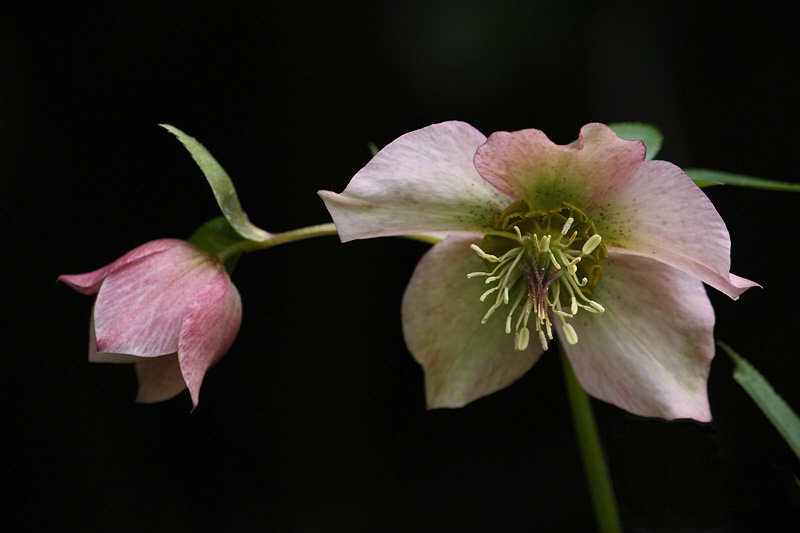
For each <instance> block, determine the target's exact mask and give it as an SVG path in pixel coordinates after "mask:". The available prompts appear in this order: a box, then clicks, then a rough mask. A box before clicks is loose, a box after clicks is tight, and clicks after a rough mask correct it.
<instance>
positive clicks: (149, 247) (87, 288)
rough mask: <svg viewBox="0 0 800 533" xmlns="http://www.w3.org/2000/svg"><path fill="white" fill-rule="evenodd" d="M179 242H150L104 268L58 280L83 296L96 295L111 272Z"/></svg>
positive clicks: (61, 277)
mask: <svg viewBox="0 0 800 533" xmlns="http://www.w3.org/2000/svg"><path fill="white" fill-rule="evenodd" d="M179 242H181V241H178V240H175V239H159V240H156V241H150V242H148V243H145V244H143V245H141V246H138V247H136V248H134V249H133V250H131V251H130V252H128V253H127V254H125V255H123V256H122V257H120V258H119V259H117V260H116V261H114V262H113V263H111V264H109V265H106V266H104V267H102V268H98V269H97V270H94V271H92V272H87V273H86V274H63V275H61V276H59V277H58V280H59V281H63V282H64V283H66V284H67V285H69V286H70V287H72V288H73V289H75V290H76V291H78V292H79V293H81V294H94V293H96V292H97V291H98V290H100V285H101V284H102V283H103V280H104V279H105V278H106V277H107V276H108V275H109V274H110V273H111V272H114V271H115V270H118V269H120V268H122V267H124V266H125V265H128V264H130V263H133V262H134V261H138V260H140V259H144V258H146V257H148V256H150V255H153V254H157V253H159V252H163V251H164V250H168V249H170V248H173V247H174V246H175V245H176V243H179Z"/></svg>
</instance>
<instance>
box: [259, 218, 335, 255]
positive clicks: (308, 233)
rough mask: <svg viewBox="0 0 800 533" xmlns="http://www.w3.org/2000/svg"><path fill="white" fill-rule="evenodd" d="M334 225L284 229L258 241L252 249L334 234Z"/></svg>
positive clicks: (329, 223) (331, 223)
mask: <svg viewBox="0 0 800 533" xmlns="http://www.w3.org/2000/svg"><path fill="white" fill-rule="evenodd" d="M336 234H337V233H336V226H335V225H334V223H333V222H328V223H327V224H317V225H316V226H307V227H305V228H298V229H293V230H290V231H284V232H283V233H273V234H272V236H270V238H269V239H267V240H266V241H264V242H262V243H258V245H257V246H256V247H254V248H253V249H254V250H262V249H264V248H272V247H273V246H278V245H279V244H286V243H289V242H295V241H302V240H305V239H313V238H314V237H327V236H330V235H336Z"/></svg>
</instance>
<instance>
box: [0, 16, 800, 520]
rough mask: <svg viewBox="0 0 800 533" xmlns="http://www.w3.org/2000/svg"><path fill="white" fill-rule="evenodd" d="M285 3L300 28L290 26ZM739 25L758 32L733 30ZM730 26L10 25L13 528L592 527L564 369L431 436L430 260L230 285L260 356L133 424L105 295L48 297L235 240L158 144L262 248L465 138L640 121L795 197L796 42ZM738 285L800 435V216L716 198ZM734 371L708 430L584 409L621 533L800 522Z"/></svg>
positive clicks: (538, 376) (686, 22)
mask: <svg viewBox="0 0 800 533" xmlns="http://www.w3.org/2000/svg"><path fill="white" fill-rule="evenodd" d="M287 4H288V3H287ZM743 5H744V4H743ZM748 5H749V7H748V8H747V9H744V8H741V9H739V8H731V7H730V6H729V4H728V3H721V2H689V1H682V2H681V1H678V2H660V1H659V2H630V3H619V2H610V3H606V2H604V3H599V2H598V3H592V2H578V1H566V2H557V3H556V2H543V1H542V2H505V1H501V2H456V1H451V2H444V1H434V2H392V3H389V2H387V3H383V2H366V3H333V2H331V3H322V2H320V3H293V4H291V5H281V4H276V5H271V6H268V5H267V3H263V2H209V1H194V2H160V3H155V2H96V3H81V2H76V3H72V2H37V1H30V2H16V3H11V4H10V5H8V4H6V7H4V8H3V13H2V15H0V165H2V166H1V167H0V223H2V243H3V251H2V254H3V256H2V263H3V272H2V274H3V284H4V290H3V292H2V294H3V296H2V298H3V301H2V304H3V305H2V331H3V333H2V335H3V343H2V347H3V353H2V356H3V361H4V363H5V364H4V366H3V371H2V372H1V373H0V380H1V381H2V387H0V389H2V393H3V396H4V398H3V410H2V412H3V421H2V425H3V430H2V442H4V443H5V444H6V445H9V444H10V449H8V450H7V451H6V452H5V453H4V454H3V456H2V464H3V469H4V472H3V473H2V474H3V477H2V479H3V483H4V485H6V490H5V496H3V502H2V511H0V515H2V526H3V528H4V529H6V530H42V528H54V527H59V528H62V529H63V528H68V527H72V528H77V529H80V530H83V531H92V530H107V531H111V530H114V531H143V530H151V531H155V530H159V531H190V530H193V531H204V530H215V531H226V530H230V531H241V530H273V531H331V530H334V531H336V530H338V531H367V530H382V531H406V530H436V531H470V530H475V531H480V530H500V531H503V530H510V531H513V530H538V531H563V530H578V531H591V530H592V527H593V526H592V513H591V507H590V504H589V500H588V496H587V493H586V490H585V483H584V481H583V477H582V475H583V474H582V470H581V466H580V460H579V456H578V450H577V448H576V445H575V442H574V436H573V433H572V428H571V425H570V421H569V413H568V410H567V406H566V398H565V395H564V390H563V385H562V380H561V375H560V365H559V362H558V358H557V357H555V356H554V354H552V353H548V354H547V355H546V356H545V357H543V358H542V360H541V361H540V362H539V363H537V365H536V366H535V367H534V369H533V370H532V371H531V372H530V373H528V374H527V375H526V376H524V377H523V378H522V379H521V380H520V381H519V382H518V383H516V384H515V385H513V386H512V387H510V388H508V389H507V390H504V391H502V392H500V393H497V394H495V395H493V396H491V397H488V398H485V399H482V400H480V401H477V402H475V403H474V404H472V405H470V406H469V407H467V408H464V409H460V410H441V411H431V412H426V411H425V409H424V400H423V391H422V374H421V371H420V369H419V368H418V366H417V365H416V363H415V362H414V361H413V359H412V358H411V357H410V356H409V354H408V353H407V351H406V349H405V347H404V344H403V340H402V336H401V331H400V313H399V305H400V298H401V295H402V292H403V289H404V287H405V283H406V282H407V280H408V278H409V276H410V274H411V272H412V270H413V267H414V265H415V263H416V261H417V260H418V259H419V257H420V256H421V254H422V253H424V250H425V246H424V245H422V244H420V243H414V242H408V241H403V240H399V239H383V240H373V241H367V242H357V243H352V244H346V245H341V244H339V243H338V241H337V240H336V239H335V238H325V239H319V240H317V241H308V242H301V243H295V244H290V245H287V246H283V247H279V248H276V249H273V250H269V251H265V252H261V253H259V254H254V255H252V256H247V257H244V258H242V260H241V261H240V263H239V266H238V267H237V270H236V272H235V273H234V276H233V279H234V282H235V283H236V284H237V286H238V288H239V290H240V291H241V293H242V296H243V301H244V309H245V312H244V313H245V314H244V319H243V324H242V329H241V332H240V334H239V336H238V338H237V340H236V343H235V344H234V346H233V348H232V349H231V350H230V352H229V354H228V355H227V356H226V358H225V359H224V360H223V361H222V362H221V363H220V364H219V365H217V367H215V368H214V369H212V370H211V371H210V372H209V373H208V375H207V376H206V380H205V382H204V384H203V390H202V395H201V403H200V407H199V408H198V409H197V410H196V411H195V412H194V413H191V414H190V412H189V409H190V402H189V398H188V394H182V395H180V396H179V397H177V398H175V399H174V400H172V401H169V402H166V403H162V404H157V405H136V404H134V403H133V402H132V400H133V397H134V395H135V390H136V380H135V377H134V375H133V369H132V368H130V367H127V366H116V365H89V364H88V363H86V350H87V348H86V345H87V335H88V331H87V329H88V314H89V310H90V305H91V301H90V299H88V298H86V297H83V296H80V295H78V294H76V293H74V292H73V291H71V290H70V289H69V288H67V287H66V286H64V285H60V284H57V283H56V282H55V279H56V277H57V276H58V274H61V273H77V272H85V271H89V270H93V269H95V268H97V267H99V266H102V265H104V264H106V263H109V262H110V261H112V260H114V259H116V258H117V257H118V256H120V255H122V254H123V253H124V252H126V251H128V250H129V249H131V248H133V247H135V246H137V245H139V244H142V243H144V242H146V241H149V240H152V239H156V238H161V237H185V236H187V235H188V234H189V233H190V232H191V231H192V230H193V229H194V228H195V227H197V226H198V225H199V224H201V223H202V222H204V221H205V220H207V219H209V218H211V217H214V216H216V215H217V214H218V209H217V207H216V204H215V202H214V199H213V197H212V195H211V193H210V190H209V189H208V186H207V185H206V183H205V182H204V179H203V177H202V175H201V174H200V172H199V171H198V170H197V169H196V167H195V166H194V163H193V162H192V160H191V159H190V157H189V156H188V154H187V153H186V152H185V151H184V149H183V148H182V147H181V146H180V144H179V143H178V142H177V141H176V140H175V139H174V138H172V137H171V135H169V134H168V133H167V132H165V131H164V130H161V129H160V128H158V127H157V124H158V123H161V122H166V123H171V124H173V125H175V126H177V127H179V128H181V129H183V130H184V131H186V132H187V133H189V134H191V135H194V136H195V137H197V138H198V139H199V140H200V141H201V142H203V143H204V144H205V145H206V146H207V147H208V148H209V149H210V150H211V151H212V153H213V154H214V155H215V156H216V157H217V158H218V159H219V160H220V161H221V162H222V164H223V165H224V166H225V167H226V169H227V170H228V172H229V173H230V174H231V176H232V177H233V179H234V181H235V184H236V186H237V188H238V191H239V194H240V198H241V200H242V203H243V205H244V207H245V209H246V210H247V211H248V213H249V215H250V217H251V219H252V220H253V221H254V222H255V223H256V224H258V225H260V226H262V227H264V228H266V229H268V230H270V231H282V230H288V229H291V228H295V227H300V226H304V225H309V224H316V223H322V222H326V221H328V220H329V219H328V218H327V213H326V211H325V209H324V206H323V204H322V202H321V201H320V200H319V199H318V198H317V196H316V194H315V193H316V191H317V190H318V189H329V190H333V191H340V190H342V189H343V188H344V186H345V185H346V183H347V181H348V180H349V178H350V177H351V176H352V175H353V174H354V173H355V172H356V171H357V170H358V169H359V168H360V167H361V166H362V165H363V164H364V163H366V161H367V160H368V158H369V151H368V149H367V143H368V142H374V143H376V144H378V145H383V144H386V143H388V142H389V141H391V140H392V139H394V138H395V137H397V136H399V135H401V134H402V133H404V132H407V131H410V130H412V129H416V128H419V127H422V126H425V125H428V124H431V123H434V122H439V121H442V120H448V119H459V120H464V121H467V122H470V123H471V124H473V125H474V126H476V127H477V128H479V129H480V130H482V131H483V132H484V133H487V134H488V133H490V132H492V131H495V130H514V129H520V128H527V127H536V128H539V129H542V130H544V131H545V132H546V133H548V135H549V136H550V137H551V138H552V139H553V140H554V141H556V142H559V143H566V142H570V141H571V140H572V139H574V138H575V136H576V134H577V131H578V129H579V128H580V126H581V125H583V124H584V123H586V122H591V121H601V122H613V121H625V120H638V121H644V122H650V123H653V124H656V125H658V126H659V127H660V128H661V129H662V130H663V132H664V134H665V136H666V141H665V145H664V148H663V150H662V152H661V154H660V156H659V158H663V159H667V160H670V161H673V162H675V163H677V164H679V165H682V166H687V167H688V166H703V167H708V168H715V169H721V170H729V171H734V172H741V173H747V174H754V175H758V176H763V177H767V178H772V179H780V180H785V181H800V180H799V179H798V175H797V143H796V139H795V136H796V130H797V128H796V124H797V121H798V118H800V117H799V116H798V115H799V113H798V106H797V95H798V94H800V86H799V84H798V76H797V73H798V67H800V65H798V51H799V50H798V45H797V40H796V37H795V33H796V29H797V27H798V22H800V21H799V20H798V18H797V17H796V16H795V15H790V14H789V12H788V11H787V9H785V7H784V6H783V4H779V3H770V2H766V3H760V4H758V9H756V8H755V5H754V4H748ZM708 194H709V196H710V197H711V198H712V200H713V201H714V202H715V204H716V205H717V207H718V209H719V211H720V212H721V214H722V215H723V217H724V218H725V219H726V222H727V223H728V226H729V229H730V231H731V235H732V239H733V243H734V244H733V271H734V272H735V273H738V274H740V275H742V276H745V277H748V278H751V279H754V280H756V281H758V282H760V283H761V284H762V285H763V286H764V288H763V289H753V290H751V291H750V292H748V293H746V294H745V295H744V296H743V297H742V298H741V299H740V301H738V302H731V301H730V300H728V299H727V298H726V297H724V296H721V295H719V294H716V293H712V294H710V296H711V298H712V301H713V303H714V305H715V307H716V310H717V319H718V325H717V336H718V337H719V338H721V339H723V340H725V341H727V342H728V343H729V344H731V345H732V346H733V347H734V348H735V349H737V350H738V351H740V352H741V353H742V354H743V355H745V356H746V357H748V358H749V359H750V360H751V361H752V362H753V363H754V364H755V365H756V366H757V367H758V368H760V369H761V371H762V372H763V373H764V374H765V375H766V376H767V377H768V378H769V379H770V381H772V383H773V384H774V385H775V387H776V388H777V389H778V390H779V391H780V392H781V393H782V394H783V395H784V396H785V397H786V398H787V400H789V402H790V403H792V405H794V406H795V407H796V408H798V407H800V391H798V387H797V378H798V375H800V373H799V372H798V370H800V361H798V354H797V342H796V332H797V325H796V319H797V314H798V313H797V303H796V301H797V296H798V284H797V273H796V265H797V262H796V260H795V255H796V249H797V243H796V241H795V238H796V236H797V228H798V222H797V216H796V213H797V211H796V205H797V200H798V197H797V196H793V195H791V194H789V193H775V192H766V191H755V190H744V189H733V188H727V189H726V188H716V189H708ZM731 372H732V365H731V363H730V361H729V360H728V359H727V358H726V357H725V356H724V355H721V354H719V355H718V357H717V358H716V359H715V361H714V363H713V366H712V373H711V378H710V382H709V391H710V397H711V404H712V410H713V412H714V416H715V420H714V422H713V423H712V424H708V425H703V424H697V423H693V422H688V421H676V422H671V423H667V422H663V421H653V420H642V419H639V418H636V417H633V416H630V415H628V414H626V413H624V412H622V411H619V410H617V409H615V408H612V407H610V406H608V405H604V404H602V403H600V402H595V406H596V408H597V414H598V419H599V423H600V427H601V431H602V433H603V438H604V441H605V443H606V446H607V450H608V456H609V463H610V466H611V471H612V474H613V477H614V481H615V485H616V490H617V494H618V497H619V501H620V507H621V512H622V514H623V519H624V521H625V523H626V525H627V527H628V528H629V529H630V530H631V531H739V530H741V531H750V530H753V529H759V530H772V531H782V530H791V529H792V528H793V527H798V526H800V518H798V515H799V514H800V496H799V495H798V488H797V485H795V484H794V480H793V479H792V476H793V475H794V474H797V473H798V470H800V469H799V468H798V462H797V459H796V458H795V456H794V455H793V454H792V453H791V451H790V450H789V448H788V447H787V446H786V444H785V443H784V442H783V441H782V440H781V438H780V437H779V436H778V435H777V433H776V432H775V431H774V430H773V429H772V427H771V426H770V425H769V423H768V422H767V421H766V419H765V418H764V417H763V415H761V413H760V412H759V411H758V410H757V408H756V407H755V406H754V405H753V404H752V402H751V401H750V400H749V399H748V398H747V396H746V395H745V394H744V392H743V391H742V390H741V388H739V386H738V385H737V384H736V383H735V382H733V380H732V379H731Z"/></svg>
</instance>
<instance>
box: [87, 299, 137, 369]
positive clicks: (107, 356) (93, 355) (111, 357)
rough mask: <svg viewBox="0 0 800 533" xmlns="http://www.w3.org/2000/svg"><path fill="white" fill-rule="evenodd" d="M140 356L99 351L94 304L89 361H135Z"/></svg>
mask: <svg viewBox="0 0 800 533" xmlns="http://www.w3.org/2000/svg"><path fill="white" fill-rule="evenodd" d="M139 359H141V358H139V357H136V356H135V355H127V354H124V353H107V352H98V351H97V336H96V335H95V332H94V306H92V314H91V316H90V317H89V362H90V363H135V362H136V361H138V360H139Z"/></svg>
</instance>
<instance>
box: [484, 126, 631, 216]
mask: <svg viewBox="0 0 800 533" xmlns="http://www.w3.org/2000/svg"><path fill="white" fill-rule="evenodd" d="M644 156H645V148H644V144H642V143H641V142H640V141H626V140H623V139H620V138H619V137H618V136H617V135H616V134H615V133H614V132H613V131H612V130H611V129H610V128H608V127H607V126H605V125H603V124H587V125H586V126H584V127H583V128H581V132H580V136H579V138H578V140H577V141H576V142H574V143H572V144H567V145H557V144H555V143H553V142H552V141H551V140H550V139H548V138H547V136H546V135H545V134H544V133H543V132H541V131H539V130H534V129H528V130H521V131H515V132H512V133H509V132H503V131H501V132H496V133H493V134H491V135H490V136H489V138H488V140H487V141H486V143H485V144H484V145H483V146H481V147H480V148H478V150H477V152H476V154H475V168H476V169H477V170H478V172H479V173H480V175H481V176H482V177H483V178H484V179H485V180H486V181H488V182H489V183H491V184H492V185H494V186H495V187H497V188H498V189H500V190H502V191H504V192H506V193H507V194H509V195H510V196H515V197H518V198H523V199H526V200H528V203H529V205H530V206H531V208H532V209H543V210H549V209H553V208H556V207H560V206H561V203H562V202H563V201H567V202H570V203H572V204H574V205H576V206H578V207H580V208H581V209H583V208H585V207H587V206H590V205H591V203H592V200H593V199H594V198H595V197H596V196H597V195H598V194H600V193H602V192H603V191H605V190H606V189H609V188H612V187H614V184H613V183H612V184H609V177H610V176H614V177H616V179H623V178H624V177H625V176H627V175H629V174H631V173H632V172H633V171H635V170H636V168H637V167H638V166H639V165H640V164H641V163H642V161H644ZM587 214H588V213H587Z"/></svg>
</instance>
